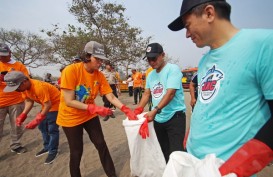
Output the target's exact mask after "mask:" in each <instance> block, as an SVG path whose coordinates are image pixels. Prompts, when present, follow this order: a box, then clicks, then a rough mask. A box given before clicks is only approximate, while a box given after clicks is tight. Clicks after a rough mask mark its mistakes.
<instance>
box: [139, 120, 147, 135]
mask: <svg viewBox="0 0 273 177" xmlns="http://www.w3.org/2000/svg"><path fill="white" fill-rule="evenodd" d="M144 117H145V118H146V119H145V121H144V122H143V123H142V125H141V126H140V128H139V134H140V136H141V137H142V139H146V138H147V137H149V126H148V118H147V117H146V115H144Z"/></svg>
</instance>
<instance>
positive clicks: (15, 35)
mask: <svg viewBox="0 0 273 177" xmlns="http://www.w3.org/2000/svg"><path fill="white" fill-rule="evenodd" d="M0 40H1V41H2V42H4V43H6V44H7V45H9V46H10V49H11V51H12V56H13V57H14V59H16V60H17V61H20V62H22V63H23V64H24V65H26V66H28V67H30V68H37V67H39V66H44V65H47V64H49V63H52V62H54V53H53V50H52V48H51V47H50V45H49V44H48V43H47V41H46V40H45V39H42V38H41V37H40V36H38V35H36V34H34V33H30V32H23V31H21V30H15V29H13V30H10V31H7V30H5V29H3V28H0Z"/></svg>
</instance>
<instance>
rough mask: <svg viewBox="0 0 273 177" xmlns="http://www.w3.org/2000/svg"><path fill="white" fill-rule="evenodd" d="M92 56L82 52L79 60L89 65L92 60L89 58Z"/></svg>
mask: <svg viewBox="0 0 273 177" xmlns="http://www.w3.org/2000/svg"><path fill="white" fill-rule="evenodd" d="M91 56H92V54H91V53H87V52H82V53H81V54H80V55H79V59H80V60H81V61H82V62H84V63H88V62H89V61H90V60H89V58H90V57H91Z"/></svg>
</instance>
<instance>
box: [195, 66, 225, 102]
mask: <svg viewBox="0 0 273 177" xmlns="http://www.w3.org/2000/svg"><path fill="white" fill-rule="evenodd" d="M222 79H224V74H223V72H222V71H221V70H219V69H217V68H216V66H215V65H213V67H212V68H211V69H209V70H208V71H207V73H206V75H205V77H202V79H201V83H200V98H201V99H200V101H202V102H203V103H209V102H211V101H212V100H213V99H214V98H215V97H216V95H217V94H218V91H219V89H220V81H221V80H222Z"/></svg>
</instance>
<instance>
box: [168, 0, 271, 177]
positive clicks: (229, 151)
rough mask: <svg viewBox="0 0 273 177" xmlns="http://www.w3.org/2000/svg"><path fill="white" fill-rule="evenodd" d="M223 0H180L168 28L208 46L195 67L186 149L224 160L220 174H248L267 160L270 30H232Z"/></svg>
mask: <svg viewBox="0 0 273 177" xmlns="http://www.w3.org/2000/svg"><path fill="white" fill-rule="evenodd" d="M230 11H231V7H230V5H229V4H228V3H227V2H226V1H225V0H184V1H183V3H182V7H181V12H180V16H179V17H178V18H177V19H176V20H175V21H173V22H172V23H171V24H170V25H169V28H170V29H171V30H173V31H178V30H181V29H183V28H185V29H186V37H187V38H191V40H192V41H193V42H194V43H195V44H196V46H197V47H200V48H201V47H205V46H208V47H210V49H211V50H210V51H209V52H208V53H207V54H205V55H204V56H203V58H202V59H201V61H200V63H199V66H198V84H199V94H198V100H197V103H196V106H195V109H194V111H193V114H192V118H191V124H190V133H189V137H188V140H187V151H188V152H189V153H190V154H192V155H194V156H196V157H198V158H200V159H203V158H204V157H205V156H206V155H207V154H211V153H215V154H216V156H217V157H218V158H221V159H223V160H225V161H226V162H225V163H224V164H223V165H222V166H221V167H220V168H219V171H220V173H221V175H222V176H224V175H226V174H229V173H235V174H236V175H237V176H238V177H243V176H251V175H254V174H256V173H257V172H258V171H260V170H262V169H263V168H264V167H265V166H266V165H267V164H268V163H269V162H271V161H272V160H273V151H272V148H273V138H272V135H273V121H272V113H273V77H272V76H273V69H272V66H273V30H262V29H259V30H257V29H251V30H250V29H237V28H236V27H234V26H233V25H232V24H231V22H230Z"/></svg>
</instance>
